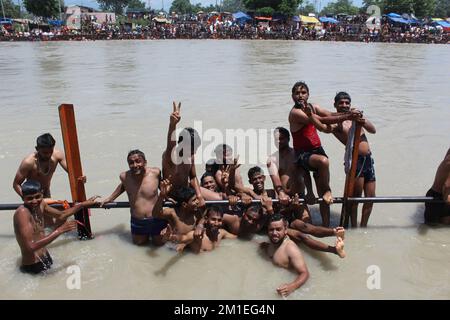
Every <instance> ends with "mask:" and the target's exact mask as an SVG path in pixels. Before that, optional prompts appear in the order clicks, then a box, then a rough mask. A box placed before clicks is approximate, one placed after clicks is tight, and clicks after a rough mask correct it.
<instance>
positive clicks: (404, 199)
mask: <svg viewBox="0 0 450 320" xmlns="http://www.w3.org/2000/svg"><path fill="white" fill-rule="evenodd" d="M316 201H317V202H318V203H320V202H323V199H322V198H316ZM205 202H206V204H207V205H227V204H228V203H229V202H228V200H210V201H205ZM241 202H242V201H240V200H239V201H238V203H241ZM272 202H273V203H277V202H279V200H278V199H272ZM344 202H345V200H344V198H343V197H336V198H333V203H336V204H338V203H344ZM347 202H356V203H366V202H372V203H430V202H431V203H443V202H444V200H442V199H437V198H433V197H414V196H391V197H367V198H363V197H359V198H358V197H354V198H348V199H347ZM252 203H261V200H252ZM300 203H305V199H300ZM21 205H22V204H21V203H6V204H0V210H16V209H17V208H18V207H19V206H21ZM71 205H72V204H71ZM51 206H52V207H54V208H58V209H59V208H60V209H62V208H63V206H62V204H52V205H51ZM164 206H165V207H173V206H174V204H173V203H172V202H165V203H164ZM129 207H130V203H129V202H127V201H123V202H110V203H107V204H105V205H103V207H102V208H104V209H115V208H129ZM92 208H99V207H98V206H95V207H92Z"/></svg>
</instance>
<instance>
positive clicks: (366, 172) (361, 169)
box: [356, 153, 375, 182]
mask: <svg viewBox="0 0 450 320" xmlns="http://www.w3.org/2000/svg"><path fill="white" fill-rule="evenodd" d="M356 177H357V178H360V177H362V178H364V181H365V182H369V181H375V167H374V161H373V158H372V154H370V153H369V154H368V155H366V156H358V164H357V166H356Z"/></svg>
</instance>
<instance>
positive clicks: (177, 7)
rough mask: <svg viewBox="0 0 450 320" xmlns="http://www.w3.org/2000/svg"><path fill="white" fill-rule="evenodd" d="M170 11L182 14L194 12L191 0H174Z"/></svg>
mask: <svg viewBox="0 0 450 320" xmlns="http://www.w3.org/2000/svg"><path fill="white" fill-rule="evenodd" d="M169 12H176V13H181V14H186V13H192V5H191V3H190V2H189V0H174V1H173V2H172V6H171V7H170V10H169Z"/></svg>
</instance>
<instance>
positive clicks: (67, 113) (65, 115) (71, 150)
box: [58, 104, 93, 240]
mask: <svg viewBox="0 0 450 320" xmlns="http://www.w3.org/2000/svg"><path fill="white" fill-rule="evenodd" d="M58 110H59V119H60V122H61V131H62V136H63V141H64V152H65V154H66V161H67V169H68V171H69V181H70V191H71V193H72V201H73V202H74V203H75V202H82V201H85V200H86V193H85V190H84V182H83V181H82V180H80V178H81V177H82V176H83V171H82V168H81V159H80V149H79V147H78V136H77V126H76V123H75V113H74V111H73V105H72V104H62V105H60V106H59V108H58ZM75 219H76V220H77V221H78V222H79V223H78V237H79V239H80V240H86V239H92V238H93V237H92V232H91V224H90V221H89V209H82V210H80V211H78V212H77V213H76V214H75Z"/></svg>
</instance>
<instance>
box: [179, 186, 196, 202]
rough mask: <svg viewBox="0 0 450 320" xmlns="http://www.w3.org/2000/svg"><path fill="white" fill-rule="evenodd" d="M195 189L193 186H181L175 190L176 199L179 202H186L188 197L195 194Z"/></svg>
mask: <svg viewBox="0 0 450 320" xmlns="http://www.w3.org/2000/svg"><path fill="white" fill-rule="evenodd" d="M195 194H196V193H195V190H194V189H193V188H188V187H181V188H179V189H178V190H177V192H176V196H175V198H176V200H177V201H178V202H179V203H180V204H181V203H182V202H186V203H187V202H188V201H189V199H190V198H192V197H193V196H195Z"/></svg>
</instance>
